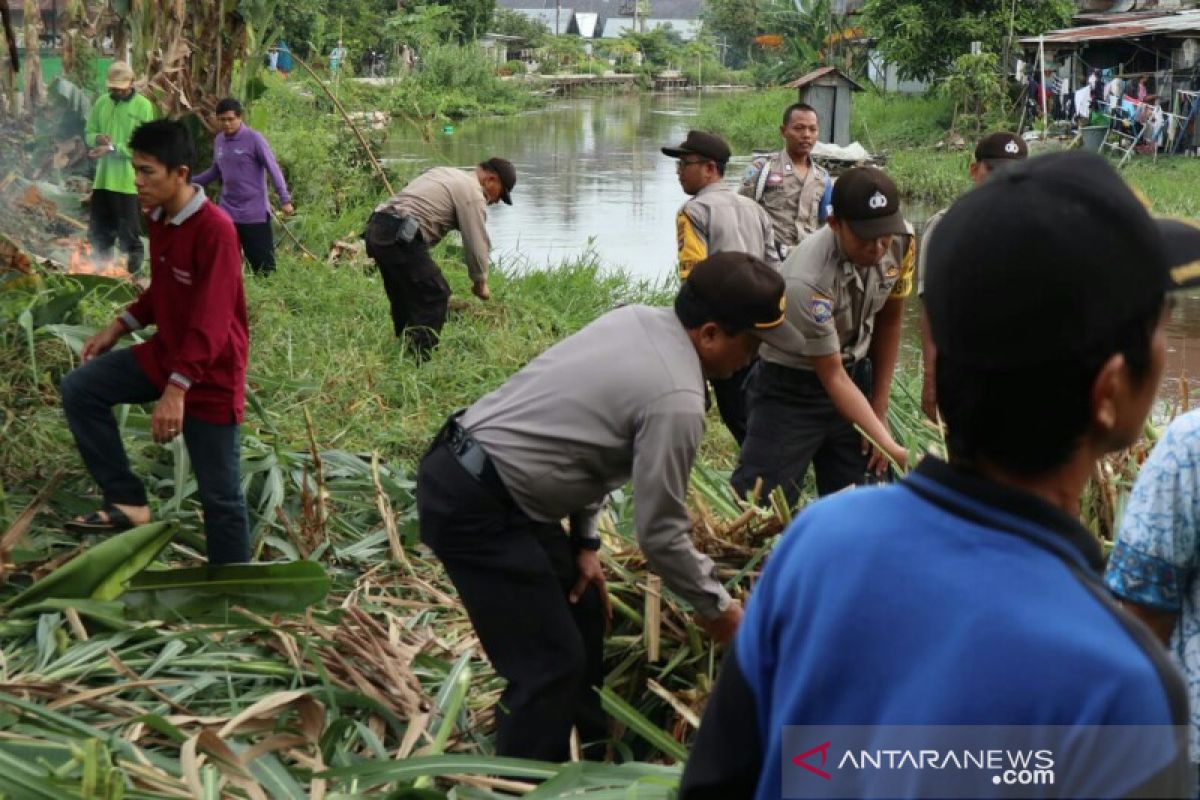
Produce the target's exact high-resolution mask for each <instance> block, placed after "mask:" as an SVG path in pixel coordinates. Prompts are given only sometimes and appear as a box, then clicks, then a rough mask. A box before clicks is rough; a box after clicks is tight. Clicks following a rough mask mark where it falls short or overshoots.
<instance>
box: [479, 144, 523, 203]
mask: <svg viewBox="0 0 1200 800" xmlns="http://www.w3.org/2000/svg"><path fill="white" fill-rule="evenodd" d="M479 166H481V167H483V168H484V169H486V170H487V171H488V172H494V173H496V175H497V176H498V177H499V178H500V185H501V186H502V187H503V189H504V191H502V192H501V193H500V199H501V200H503V201H504V202H505V203H507V204H508V205H510V206H511V205H512V197H511V196H510V195H509V192H511V191H512V190H513V187H514V186H516V185H517V169H516V167H514V166H513V165H512V162H511V161H508V160H506V159H503V158H496V157H494V156H493V157H492V158H489V159H488V160H487V161H484V162H482V163H481V164H480V165H479Z"/></svg>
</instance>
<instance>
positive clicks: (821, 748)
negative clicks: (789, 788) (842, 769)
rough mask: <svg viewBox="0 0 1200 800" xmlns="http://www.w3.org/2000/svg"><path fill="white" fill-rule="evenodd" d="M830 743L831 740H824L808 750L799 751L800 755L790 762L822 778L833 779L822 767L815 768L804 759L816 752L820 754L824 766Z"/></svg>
mask: <svg viewBox="0 0 1200 800" xmlns="http://www.w3.org/2000/svg"><path fill="white" fill-rule="evenodd" d="M830 744H832V742H826V743H825V744H819V745H817V746H816V747H814V748H812V749H810V750H805V751H804V752H803V753H801V754H800V755H798V756H796V757H795V758H793V759H792V763H793V764H795V765H796V766H797V767H803V768H804V769H806V770H808V771H809V772H811V773H812V774H813V775H819V776H821V777H822V778H824V779H825V780H827V781H828V780H833V776H832V775H830V774H829V773H828V772H826V771H825V770H823V769H817V768H816V767H814V766H813V765H812V764H809V763H807V762H806V761H805V759H806V758H808V757H809V756H811V755H814V754H816V753H820V754H821V766H825V759H826V758H828V756H829V745H830Z"/></svg>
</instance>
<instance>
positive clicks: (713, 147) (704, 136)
mask: <svg viewBox="0 0 1200 800" xmlns="http://www.w3.org/2000/svg"><path fill="white" fill-rule="evenodd" d="M662 151H663V155H665V156H670V157H671V158H679V157H680V156H685V155H695V156H703V157H704V158H707V159H709V160H710V161H717V162H720V163H722V164H724V163H726V162H727V161H729V155H730V153H729V145H728V144H726V143H725V140H724V139H722V138H721V137H720V136H717V135H716V134H715V133H705V132H704V131H688V135H687V138H686V139H684V140H683V142H682V143H681V144H680V145H679V146H678V147H664V148H663V149H662Z"/></svg>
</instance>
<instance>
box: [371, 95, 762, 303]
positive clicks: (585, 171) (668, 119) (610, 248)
mask: <svg viewBox="0 0 1200 800" xmlns="http://www.w3.org/2000/svg"><path fill="white" fill-rule="evenodd" d="M702 102H703V100H702V98H700V97H697V96H695V95H688V96H681V95H644V94H643V95H633V96H610V97H599V98H589V99H584V100H568V101H563V102H559V103H556V104H555V105H553V106H551V107H550V108H548V109H546V110H543V111H539V112H536V113H532V114H524V115H520V116H516V117H506V118H493V119H482V120H474V121H469V122H467V123H464V124H463V126H462V127H461V128H459V129H457V130H456V131H455V132H454V134H453V135H450V136H438V137H437V139H436V140H435V141H434V142H433V143H432V144H429V143H425V142H422V141H421V138H420V136H419V135H418V134H417V132H415V131H412V130H411V129H405V128H399V129H396V130H394V131H393V132H392V134H391V136H390V137H389V147H390V150H391V152H390V153H389V155H390V156H392V157H412V156H413V155H414V154H420V156H419V158H420V159H421V160H424V161H426V162H428V163H430V164H459V165H465V164H470V163H473V162H478V161H480V160H482V159H483V158H485V157H487V156H488V155H493V154H494V155H500V156H503V157H505V158H508V159H510V160H511V161H512V162H513V163H514V164H515V165H516V167H517V171H518V176H519V177H518V184H517V190H516V192H514V197H513V199H514V205H513V206H512V207H507V206H499V207H494V208H493V210H492V212H491V213H490V215H489V222H488V230H489V232H490V234H491V237H492V244H493V257H495V258H496V259H498V260H501V261H503V262H507V263H511V262H512V261H513V260H516V261H518V262H520V263H522V264H524V265H529V266H536V267H542V266H547V265H553V264H557V263H559V262H561V261H563V260H565V259H572V258H576V257H578V256H579V255H581V254H582V253H584V252H586V251H588V250H589V248H590V249H592V250H593V251H594V252H595V253H596V255H597V256H598V257H599V258H600V261H601V263H603V264H604V265H605V266H607V267H612V268H622V269H626V270H628V271H629V272H631V273H633V274H635V275H637V276H639V277H645V278H650V279H655V280H657V279H662V278H665V277H667V276H669V275H671V274H672V271H673V265H674V261H675V212H676V211H677V210H678V208H679V206H680V204H681V203H682V202H683V200H684V199H685V197H684V194H683V191H682V190H681V189H680V188H679V183H678V182H677V181H676V178H675V164H674V161H673V160H672V159H669V158H667V157H666V156H664V155H663V154H662V153H661V152H659V148H660V147H662V146H663V145H666V144H674V143H677V142H679V141H682V139H683V137H684V135H685V134H686V132H687V130H688V128H689V127H691V126H692V124H693V122H694V118H695V116H696V114H697V112H698V110H699V107H700V104H701V103H702ZM734 171H736V172H738V173H739V174H740V172H741V170H740V168H737V167H731V169H730V172H731V174H732V173H733V172H734Z"/></svg>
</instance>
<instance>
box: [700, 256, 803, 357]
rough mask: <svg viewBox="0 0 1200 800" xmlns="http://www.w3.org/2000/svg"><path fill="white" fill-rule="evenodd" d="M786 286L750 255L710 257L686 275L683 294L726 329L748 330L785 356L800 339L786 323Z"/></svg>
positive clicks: (771, 270) (776, 271)
mask: <svg viewBox="0 0 1200 800" xmlns="http://www.w3.org/2000/svg"><path fill="white" fill-rule="evenodd" d="M786 288H787V286H786V283H785V282H784V279H783V276H782V275H780V274H779V271H778V270H777V269H775V268H774V267H771V266H768V265H767V264H766V263H765V262H763V261H762V260H761V259H758V258H755V257H754V256H752V255H750V254H749V253H738V252H725V253H717V254H716V255H711V256H709V257H708V258H706V259H704V260H703V261H701V262H700V263H698V264H696V266H694V267H692V270H691V272H689V273H688V276H687V280H686V281H684V285H683V291H686V292H690V293H691V295H692V297H693V298H694V299H695V300H697V301H699V302H700V304H701V305H702V306H704V308H705V309H706V310H707V312H708V315H709V317H710V318H711V319H712V320H713V321H714V322H717V323H719V324H721V325H723V326H725V327H727V328H730V329H732V330H735V331H739V332H740V331H746V332H749V333H751V334H753V335H754V336H756V337H758V338H759V339H761V340H762V341H764V342H766V343H768V344H770V345H772V346H774V347H777V348H779V349H780V350H786V351H788V352H797V351H798V348H799V346H800V344H801V343H802V339H800V335H799V332H797V331H796V330H795V329H794V328H793V327H792V326H790V325H788V324H786V322H785V317H784V311H785V309H786V308H787V293H786Z"/></svg>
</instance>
